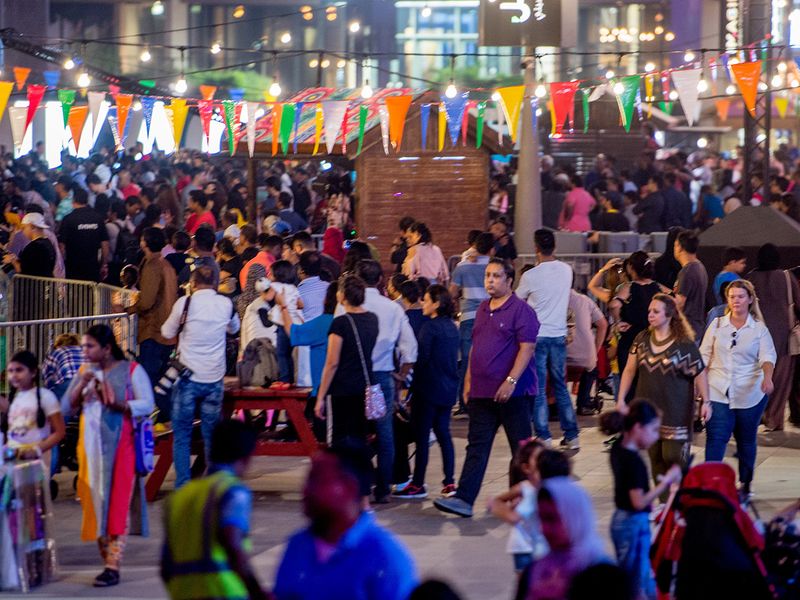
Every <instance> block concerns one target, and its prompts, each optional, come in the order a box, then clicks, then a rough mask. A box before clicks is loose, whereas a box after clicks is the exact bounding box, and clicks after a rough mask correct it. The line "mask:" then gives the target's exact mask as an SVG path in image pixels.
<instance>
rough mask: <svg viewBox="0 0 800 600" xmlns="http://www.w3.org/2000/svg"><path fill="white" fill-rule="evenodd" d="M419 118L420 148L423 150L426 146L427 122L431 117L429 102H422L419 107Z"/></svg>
mask: <svg viewBox="0 0 800 600" xmlns="http://www.w3.org/2000/svg"><path fill="white" fill-rule="evenodd" d="M419 119H420V140H421V143H420V148H421V149H422V150H425V146H427V142H428V122H429V121H430V119H431V105H430V103H427V104H423V105H422V106H420V108H419Z"/></svg>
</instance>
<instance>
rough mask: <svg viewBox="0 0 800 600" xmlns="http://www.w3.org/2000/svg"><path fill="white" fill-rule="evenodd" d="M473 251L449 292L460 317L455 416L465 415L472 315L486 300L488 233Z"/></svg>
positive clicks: (490, 238)
mask: <svg viewBox="0 0 800 600" xmlns="http://www.w3.org/2000/svg"><path fill="white" fill-rule="evenodd" d="M474 248H475V250H476V252H477V255H474V256H472V257H470V258H468V259H465V260H462V261H461V262H460V263H458V265H457V266H456V268H455V269H454V270H453V275H452V282H451V283H450V293H451V294H452V295H453V298H460V299H461V302H460V308H461V315H460V317H459V324H458V332H459V336H460V338H461V345H460V352H459V354H460V361H459V366H458V371H459V373H458V375H459V380H458V410H457V411H456V414H463V413H465V412H466V407H465V406H464V398H463V396H464V394H463V391H464V376H465V375H466V372H467V362H468V359H469V351H470V349H471V348H472V326H473V325H474V324H475V314H476V311H477V310H478V306H480V304H481V302H483V301H484V300H486V299H487V298H488V297H489V294H487V293H486V288H485V287H484V284H483V279H484V273H485V271H486V265H487V264H488V263H489V258H490V256H491V254H492V251H493V248H494V236H492V234H491V233H482V234H480V235H479V236H478V237H477V238H476V239H475V243H474Z"/></svg>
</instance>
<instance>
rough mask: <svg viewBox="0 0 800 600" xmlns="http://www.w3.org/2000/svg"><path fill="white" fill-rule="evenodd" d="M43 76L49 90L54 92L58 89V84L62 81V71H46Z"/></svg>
mask: <svg viewBox="0 0 800 600" xmlns="http://www.w3.org/2000/svg"><path fill="white" fill-rule="evenodd" d="M42 75H43V76H44V81H45V83H46V84H47V87H48V88H49V89H51V90H54V89H56V88H57V87H58V82H59V81H60V80H61V71H44V72H43V73H42Z"/></svg>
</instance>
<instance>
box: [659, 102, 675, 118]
mask: <svg viewBox="0 0 800 600" xmlns="http://www.w3.org/2000/svg"><path fill="white" fill-rule="evenodd" d="M672 104H673V103H672V102H659V103H658V108H660V109H661V110H662V111H663V112H665V113H667V114H668V115H671V114H672Z"/></svg>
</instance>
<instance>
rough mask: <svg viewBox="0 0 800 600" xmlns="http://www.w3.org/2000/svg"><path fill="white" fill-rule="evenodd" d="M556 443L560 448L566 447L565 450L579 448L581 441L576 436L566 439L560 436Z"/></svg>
mask: <svg viewBox="0 0 800 600" xmlns="http://www.w3.org/2000/svg"><path fill="white" fill-rule="evenodd" d="M558 445H559V446H561V447H562V448H564V449H566V450H580V449H581V443H580V441H578V438H577V436H576V437H574V438H572V439H571V440H568V439H567V438H562V440H561V442H560V443H559V444H558Z"/></svg>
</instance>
